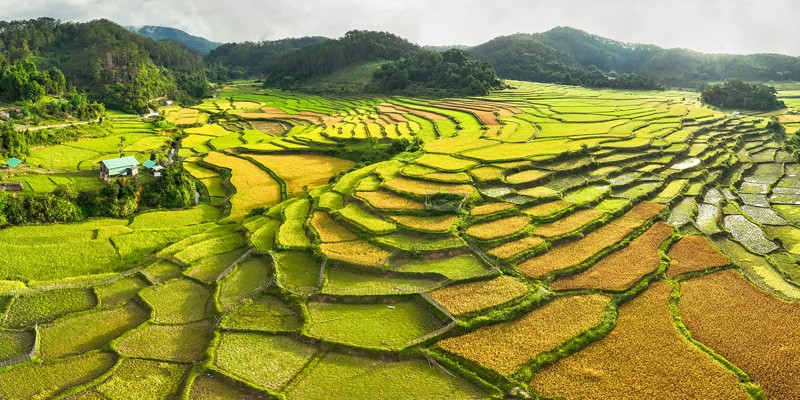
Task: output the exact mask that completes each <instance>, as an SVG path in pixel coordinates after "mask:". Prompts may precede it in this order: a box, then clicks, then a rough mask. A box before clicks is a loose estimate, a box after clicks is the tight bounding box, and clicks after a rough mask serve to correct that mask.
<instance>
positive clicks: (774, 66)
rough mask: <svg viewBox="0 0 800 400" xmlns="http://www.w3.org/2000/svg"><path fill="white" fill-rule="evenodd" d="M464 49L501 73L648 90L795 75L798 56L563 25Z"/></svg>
mask: <svg viewBox="0 0 800 400" xmlns="http://www.w3.org/2000/svg"><path fill="white" fill-rule="evenodd" d="M470 54H471V55H472V56H473V57H475V58H476V59H479V60H484V61H487V62H489V63H491V64H492V65H493V66H494V67H495V69H496V70H497V73H498V74H499V75H500V76H501V77H502V78H509V79H524V80H533V81H541V82H556V83H564V84H572V85H583V86H596V87H621V88H643V89H652V88H655V87H656V86H660V83H666V84H669V85H674V86H690V87H698V86H700V84H701V83H702V82H709V81H721V80H724V79H727V78H738V79H743V80H750V81H766V80H800V58H798V57H790V56H784V55H778V54H756V55H746V56H743V55H728V54H703V53H698V52H695V51H691V50H687V49H664V48H661V47H658V46H654V45H644V44H629V43H622V42H618V41H615V40H610V39H606V38H603V37H600V36H596V35H591V34H589V33H586V32H584V31H581V30H577V29H573V28H568V27H558V28H554V29H551V30H549V31H547V32H543V33H535V34H515V35H509V36H501V37H498V38H495V39H492V40H490V41H488V42H486V43H483V44H481V45H479V46H476V47H474V48H472V49H470ZM603 75H606V76H603Z"/></svg>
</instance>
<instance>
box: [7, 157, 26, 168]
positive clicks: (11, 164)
mask: <svg viewBox="0 0 800 400" xmlns="http://www.w3.org/2000/svg"><path fill="white" fill-rule="evenodd" d="M20 164H22V160H20V159H18V158H17V157H11V159H10V160H8V161H6V165H8V166H9V167H10V168H15V167H16V166H17V165H20Z"/></svg>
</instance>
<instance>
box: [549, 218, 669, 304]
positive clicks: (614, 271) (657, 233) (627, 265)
mask: <svg viewBox="0 0 800 400" xmlns="http://www.w3.org/2000/svg"><path fill="white" fill-rule="evenodd" d="M671 235H672V227H670V226H669V225H667V224H666V223H664V222H656V223H655V224H653V226H651V227H650V229H648V230H647V231H645V232H644V233H643V234H642V235H641V236H639V237H637V238H636V239H633V241H631V243H630V244H628V246H627V247H625V248H623V249H621V250H617V251H615V252H613V253H611V254H609V255H607V256H605V257H603V258H602V259H600V261H598V262H597V263H595V264H594V265H592V266H591V267H590V268H589V269H588V270H586V271H584V272H582V273H579V274H577V275H572V276H569V277H566V278H563V279H559V280H557V281H555V282H553V285H551V287H552V288H553V289H555V290H570V289H584V288H586V289H599V290H610V291H624V290H625V289H628V288H629V287H631V285H633V284H634V283H636V281H638V280H639V279H641V278H643V277H644V276H645V275H648V274H650V273H653V272H655V271H656V269H658V267H659V265H660V264H661V252H660V251H659V247H660V246H661V244H662V243H663V242H664V241H665V240H667V239H668V238H669V237H670V236H671Z"/></svg>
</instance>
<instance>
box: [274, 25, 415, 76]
mask: <svg viewBox="0 0 800 400" xmlns="http://www.w3.org/2000/svg"><path fill="white" fill-rule="evenodd" d="M416 51H420V47H419V46H417V45H415V44H412V43H410V42H409V41H407V40H405V39H403V38H401V37H399V36H397V35H393V34H391V33H388V32H372V31H350V32H347V33H346V34H345V35H344V36H343V37H342V38H339V39H333V40H327V41H324V42H321V43H318V44H315V45H312V46H308V47H303V48H301V49H299V50H297V51H293V52H290V53H287V54H286V55H284V56H283V57H281V58H280V60H278V62H277V63H275V65H274V66H273V67H272V68H270V70H269V72H268V73H267V76H266V79H265V81H266V82H267V84H269V85H277V86H281V87H291V86H292V85H293V84H295V83H296V82H303V81H306V80H309V79H312V78H315V77H319V76H322V75H327V74H330V73H332V72H335V71H337V70H340V69H342V68H345V67H348V66H351V65H354V64H357V63H361V62H366V61H379V60H387V61H393V60H397V59H399V58H401V57H403V56H405V55H408V54H410V53H412V52H416Z"/></svg>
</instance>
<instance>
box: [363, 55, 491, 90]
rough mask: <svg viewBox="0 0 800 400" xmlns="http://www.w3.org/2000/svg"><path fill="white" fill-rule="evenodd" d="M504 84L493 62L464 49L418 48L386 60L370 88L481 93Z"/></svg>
mask: <svg viewBox="0 0 800 400" xmlns="http://www.w3.org/2000/svg"><path fill="white" fill-rule="evenodd" d="M501 86H502V81H501V80H500V78H498V77H497V74H496V73H495V71H494V68H492V66H491V65H489V64H488V63H485V62H482V61H475V60H472V59H470V58H469V55H468V54H467V52H465V51H463V50H457V49H450V50H447V51H445V52H443V53H438V52H434V51H421V52H415V53H412V54H410V55H408V56H405V57H403V58H401V59H400V60H397V61H393V62H389V63H386V64H383V65H382V66H381V68H380V69H379V70H378V71H376V72H375V75H374V79H373V82H372V83H371V85H370V86H369V87H368V88H367V90H368V91H374V92H379V93H402V94H410V95H411V94H413V95H420V94H424V95H432V96H436V95H445V96H478V95H485V94H488V93H489V91H490V90H491V89H497V88H500V87H501Z"/></svg>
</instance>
